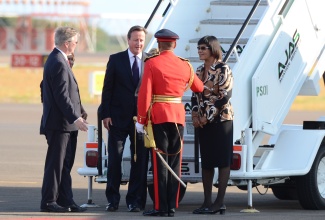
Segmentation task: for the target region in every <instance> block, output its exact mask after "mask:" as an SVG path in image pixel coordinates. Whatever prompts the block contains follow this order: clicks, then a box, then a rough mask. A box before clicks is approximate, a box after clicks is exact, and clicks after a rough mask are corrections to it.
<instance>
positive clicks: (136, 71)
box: [132, 56, 139, 86]
mask: <svg viewBox="0 0 325 220" xmlns="http://www.w3.org/2000/svg"><path fill="white" fill-rule="evenodd" d="M132 76H133V83H134V85H135V86H137V85H138V83H139V66H138V62H137V57H136V56H134V62H133V64H132Z"/></svg>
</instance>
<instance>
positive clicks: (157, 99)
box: [152, 95, 182, 103]
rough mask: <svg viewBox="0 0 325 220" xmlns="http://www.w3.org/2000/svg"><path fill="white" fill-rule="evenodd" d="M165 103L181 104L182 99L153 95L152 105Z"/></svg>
mask: <svg viewBox="0 0 325 220" xmlns="http://www.w3.org/2000/svg"><path fill="white" fill-rule="evenodd" d="M155 102H166V103H182V97H175V96H168V95H153V98H152V103H155Z"/></svg>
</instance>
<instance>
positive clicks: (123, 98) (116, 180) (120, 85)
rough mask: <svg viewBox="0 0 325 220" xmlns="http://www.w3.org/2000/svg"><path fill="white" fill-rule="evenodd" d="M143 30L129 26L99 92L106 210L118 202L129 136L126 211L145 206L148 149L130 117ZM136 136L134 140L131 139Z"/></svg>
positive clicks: (141, 55) (142, 56)
mask: <svg viewBox="0 0 325 220" xmlns="http://www.w3.org/2000/svg"><path fill="white" fill-rule="evenodd" d="M146 33H147V31H146V29H145V28H143V27H141V26H133V27H131V28H130V30H129V32H128V34H127V39H128V45H129V48H128V49H127V50H125V51H122V52H119V53H116V54H113V55H111V56H110V58H109V61H108V63H107V68H106V74H105V79H104V86H103V92H102V102H101V112H102V113H101V115H102V119H103V125H104V127H105V128H106V129H107V130H108V131H109V137H108V171H107V186H106V197H107V201H108V206H107V207H106V210H107V211H116V210H117V209H118V206H119V202H120V193H119V189H120V183H121V161H122V156H123V150H124V145H125V141H126V138H127V137H128V136H129V138H130V143H131V144H130V151H131V170H130V179H129V186H128V192H127V195H126V204H127V207H128V210H129V211H130V212H139V211H140V210H143V209H144V208H145V204H146V197H147V188H146V187H147V169H148V157H149V152H148V149H146V148H145V147H144V144H143V138H141V137H140V136H138V135H137V136H136V137H135V133H136V132H135V126H134V121H133V117H134V116H136V115H137V96H138V95H137V93H138V92H137V91H138V88H139V86H140V84H141V78H142V70H143V67H144V63H143V61H144V59H145V58H146V57H147V54H146V53H144V52H142V50H143V47H144V43H145V36H146ZM135 139H136V141H135Z"/></svg>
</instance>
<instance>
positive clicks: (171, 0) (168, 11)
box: [144, 0, 179, 52]
mask: <svg viewBox="0 0 325 220" xmlns="http://www.w3.org/2000/svg"><path fill="white" fill-rule="evenodd" d="M178 1H179V0H169V3H168V5H167V7H166V9H165V11H164V12H163V14H162V17H163V18H164V19H163V20H162V22H161V23H160V25H159V27H158V29H159V30H160V29H161V28H163V27H164V25H165V23H166V21H167V20H168V18H169V15H170V14H171V13H172V11H173V8H174V7H175V6H176V4H177V3H178ZM161 2H162V0H159V1H158V3H157V5H156V7H155V8H154V10H153V12H152V13H151V15H150V17H149V19H148V21H147V22H146V24H145V26H144V27H145V28H148V26H149V25H150V22H151V20H152V18H153V17H154V16H155V14H156V12H157V10H158V8H159V6H160V4H161ZM170 6H172V7H170ZM154 43H155V39H154V38H152V39H151V41H150V42H149V43H148V45H147V47H146V51H147V52H148V51H149V50H150V49H151V48H152V46H153V44H154Z"/></svg>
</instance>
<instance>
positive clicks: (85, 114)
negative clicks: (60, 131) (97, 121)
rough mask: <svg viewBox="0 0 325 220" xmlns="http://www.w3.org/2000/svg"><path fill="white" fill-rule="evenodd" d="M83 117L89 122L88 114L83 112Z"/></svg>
mask: <svg viewBox="0 0 325 220" xmlns="http://www.w3.org/2000/svg"><path fill="white" fill-rule="evenodd" d="M81 117H82V118H83V119H84V120H87V117H88V114H87V112H82V113H81Z"/></svg>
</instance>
